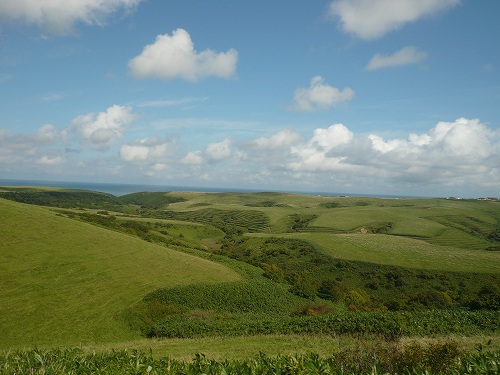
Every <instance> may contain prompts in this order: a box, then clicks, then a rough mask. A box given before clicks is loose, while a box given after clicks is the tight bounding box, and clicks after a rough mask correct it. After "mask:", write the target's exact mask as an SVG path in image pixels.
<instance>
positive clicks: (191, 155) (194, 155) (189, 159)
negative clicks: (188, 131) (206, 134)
mask: <svg viewBox="0 0 500 375" xmlns="http://www.w3.org/2000/svg"><path fill="white" fill-rule="evenodd" d="M181 163H182V164H188V165H201V164H203V155H202V153H201V151H189V152H188V153H187V154H186V156H184V157H183V158H182V159H181Z"/></svg>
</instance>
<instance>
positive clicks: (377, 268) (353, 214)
mask: <svg viewBox="0 0 500 375" xmlns="http://www.w3.org/2000/svg"><path fill="white" fill-rule="evenodd" d="M0 214H1V217H2V224H1V225H0V244H1V247H0V302H1V303H0V329H2V332H3V338H2V340H1V342H0V352H3V353H13V351H16V350H21V351H20V352H16V353H17V354H16V355H17V357H16V356H13V355H10V357H9V355H8V354H5V356H4V357H2V358H0V366H4V369H7V367H6V366H11V365H12V366H14V365H15V362H16V361H21V362H19V363H26V362H22V361H26V360H28V359H29V358H32V359H33V358H35V360H34V362H33V365H34V366H35V363H36V361H37V358H41V359H42V360H43V361H45V362H46V363H48V362H50V361H51V360H49V359H48V358H52V357H54V352H53V351H51V350H53V348H59V349H58V350H59V352H58V353H59V354H58V355H59V356H60V357H61V358H66V359H67V358H69V357H73V359H74V360H76V359H78V361H81V360H83V359H85V361H87V362H88V363H91V362H92V360H93V359H92V358H94V357H95V356H96V355H97V354H95V353H98V355H100V356H106V355H108V356H109V354H107V353H109V351H110V350H111V351H113V350H118V351H119V350H128V351H127V352H123V353H121V352H120V353H121V354H116V356H119V357H120V358H122V359H123V361H128V362H130V361H131V360H132V359H131V356H132V357H133V356H134V355H136V356H137V355H139V356H140V358H149V359H148V360H147V361H157V360H159V359H160V358H162V357H163V356H165V355H167V356H169V357H170V358H171V359H172V360H174V358H176V360H179V361H184V362H182V366H192V365H193V363H194V362H196V361H198V362H197V363H198V364H199V363H201V362H203V361H205V362H203V363H205V364H207V363H212V365H213V366H215V367H217V366H219V367H218V368H219V369H221V368H222V367H220V366H222V365H221V363H222V362H224V361H229V360H231V361H232V360H234V361H249V360H250V358H253V359H252V360H254V361H257V362H255V365H256V366H257V363H258V361H261V362H259V363H261V364H262V363H268V364H269V363H274V366H275V367H276V366H278V367H279V366H281V365H279V361H278V360H277V359H276V358H277V357H275V356H282V357H280V358H282V359H281V360H282V363H283V366H285V367H286V366H289V367H290V366H291V363H299V362H300V363H302V364H301V365H300V366H302V367H301V368H302V370H301V371H303V372H304V373H308V372H307V371H306V370H305V369H306V368H311V366H312V365H311V363H312V362H314V360H316V362H315V363H316V364H315V366H316V365H317V366H320V367H321V366H324V367H325V366H326V367H328V366H329V367H328V368H329V370H328V371H330V372H325V373H340V372H335V371H338V369H335V368H334V367H333V362H331V361H332V360H333V358H334V357H335V356H337V357H335V358H336V361H337V362H336V363H339V361H341V357H339V355H341V356H342V358H344V359H346V358H351V361H352V360H353V358H352V356H353V353H355V352H357V353H358V354H359V353H361V352H362V353H365V354H366V356H365V357H366V358H367V362H366V363H364V364H363V366H364V367H363V369H362V370H361V367H360V368H359V369H358V370H359V371H358V370H356V371H358V372H356V371H354V370H355V369H354V368H353V370H352V372H344V373H370V371H372V370H373V368H374V367H373V366H375V365H377V366H379V369H380V371H386V372H387V371H394V370H393V369H392V370H391V369H388V368H386V367H384V366H386V364H384V363H385V362H388V361H389V354H387V353H389V352H391V353H392V355H395V356H396V355H397V356H400V357H401V358H400V357H397V358H399V359H397V361H399V362H400V363H401V364H402V365H403V362H404V360H403V359H402V358H403V357H404V355H403V354H404V353H407V354H408V353H410V352H411V350H413V351H421V353H427V352H429V353H430V352H431V349H429V348H433V350H434V351H439V350H441V349H442V350H444V349H443V348H448V349H446V350H451V349H450V348H453V350H455V352H454V354H453V358H454V359H453V361H452V362H453V366H455V365H457V363H458V362H460V361H461V362H460V363H462V364H463V363H466V362H467V361H472V362H473V361H476V360H477V361H479V359H478V358H482V360H485V361H486V362H485V363H489V364H491V363H490V362H491V361H493V362H494V361H496V360H497V359H495V358H496V357H495V355H498V351H499V347H500V344H499V343H498V341H499V338H500V336H499V330H500V327H499V324H498V322H499V321H500V287H499V285H500V251H499V249H500V202H498V201H482V200H448V199H381V198H370V197H329V196H306V195H299V194H285V193H252V194H250V193H246V194H241V193H192V192H170V193H136V194H129V195H126V196H123V197H114V196H112V195H109V194H103V193H97V192H87V191H73V190H63V189H48V188H29V187H19V188H12V187H11V188H0ZM422 340H430V341H422ZM370 342H372V343H373V342H379V343H380V345H379V346H380V347H384V348H386V349H387V350H386V351H385V352H384V353H381V352H377V353H375V352H373V350H374V349H373V348H370ZM486 342H487V343H488V344H489V345H487V347H488V350H487V351H486V353H483V354H484V355H483V354H481V353H482V352H481V353H479V352H478V351H477V347H478V345H483V344H485V343H486ZM32 348H38V349H37V350H39V351H38V352H33V351H32V350H33V349H32ZM64 348H66V349H64ZM72 348H79V349H78V350H76V351H75V350H74V349H72ZM133 349H137V350H139V351H138V352H133V351H131V350H133ZM438 349H439V350H438ZM149 350H152V351H151V352H150V354H148V351H149ZM426 351H427V352H426ZM90 353H94V357H91V354H90ZM116 353H118V352H116ZM133 353H136V354H133ZM196 353H206V354H207V355H208V356H210V357H204V356H202V357H193V356H194V355H195V354H196ZM259 353H261V354H259ZM308 353H309V354H311V353H316V355H317V356H318V357H314V356H308V355H309V354H308ZM495 353H497V354H495ZM89 355H90V357H88V356H89ZM149 355H152V357H151V358H150V357H148V356H149ZM294 355H299V356H302V357H300V358H299V357H293V356H294ZM405 355H406V354H405ZM408 355H409V354H408ZM474 355H476V356H475V357H474ZM23 356H25V357H23ZM51 356H52V357H51ZM259 356H260V357H259ZM349 356H351V357H349ZM384 356H385V357H384ZM428 356H430V354H428ZM481 356H483V357H481ZM421 357H422V355H421ZM424 357H425V355H423V357H422V358H424ZM23 358H24V359H23ZM27 358H28V359H27ZM75 358H76V359H75ZM82 358H83V359H82ZM133 358H136V357H133ZM193 358H194V359H193ZM209 358H215V359H217V361H218V362H217V363H215V362H211V361H212V359H209ZM259 358H260V359H259ZM315 358H316V359H315ZM394 358H395V357H393V358H392V359H391V361H394V360H395V359H394ZM405 358H406V357H405ZM485 358H486V359H485ZM459 359H460V360H459ZM109 360H110V361H112V360H111V359H109ZM329 360H330V362H328V361H329ZM147 361H146V362H147ZM200 361H201V362H200ZM273 361H274V362H273ZM276 361H278V362H276ZM311 361H312V362H311ZM322 361H326V362H322ZM377 361H378V362H377ZM384 361H385V362H384ZM488 361H490V362H488ZM70 362H71V361H70ZM128 362H127V363H128ZM146 362H145V363H146ZM383 362H384V363H383ZM428 362H429V363H430V362H431V360H430V359H429V360H428ZM472 362H470V363H472ZM148 363H149V364H147V365H146V364H145V365H144V366H142V367H139V368H137V370H138V373H141V372H140V371H143V373H147V372H146V370H147V369H148V368H149V367H151V369H150V371H153V370H155V371H156V369H160V368H163V367H161V366H163V365H164V364H161V365H160V364H159V362H151V363H152V364H151V363H150V362H148ZM225 363H226V365H228V366H229V362H225ZM248 363H249V362H247V363H246V364H245V363H238V364H236V363H235V366H236V365H237V366H240V367H245V366H246V367H247V368H248V367H249V366H250V365H249V364H248ZM429 363H428V364H427V365H428V366H431V365H430V364H429ZM53 366H54V367H53V368H54V369H55V368H57V366H58V365H57V363H55V364H54V365H53ZM170 366H173V364H172V363H171V364H170ZM179 366H181V364H179ZM297 366H298V365H297ZM346 366H347V365H346ZM367 366H368V367H367ZM370 366H372V367H370ZM412 366H413V367H412V368H413V369H415V371H417V369H420V370H421V371H424V367H425V366H424V364H423V363H417V362H415V363H413V364H412ZM450 366H451V367H449V368H448V369H447V370H449V371H448V372H449V373H452V371H461V370H460V369H459V368H458V367H456V366H455V367H453V366H452V365H451V364H450ZM457 366H458V365H457ZM471 366H472V365H471ZM488 366H489V365H488ZM215 367H214V368H215ZM250 367H251V366H250ZM285 367H283V368H285ZM326 367H325V368H326ZM0 368H1V367H0ZM186 368H187V367H186ZM298 368H299V367H297V369H298ZM369 368H371V370H370V369H369ZM429 368H431V370H432V371H434V372H433V373H437V372H439V371H438V370H439V369H436V368H432V366H431V367H429ZM47 369H48V367H47V368H46V369H45V370H47ZM45 370H43V371H45ZM139 370H140V371H139ZM420 370H418V371H420ZM43 371H42V370H40V372H39V373H43ZM110 371H111V370H110ZM113 371H116V373H119V372H120V371H124V370H123V369H122V370H116V368H115V370H113ZM127 371H128V370H127ZM158 371H159V370H158ZM183 371H184V370H183ZM187 371H188V370H185V372H182V373H188V372H187ZM221 371H222V370H221ZM234 371H236V370H234V368H233V372H232V373H237V372H234ZM297 371H298V370H297ZM311 371H312V370H311ZM315 371H316V370H315ZM318 371H319V370H318ZM325 371H326V370H325ZM363 371H366V372H363ZM5 373H16V372H15V371H13V372H8V371H7V370H5ZM48 373H50V372H48ZM53 373H57V371H55V370H54V372H53ZM111 373H112V372H111ZM192 373H195V372H192ZM214 373H221V372H214ZM241 373H244V372H241ZM248 373H250V372H248ZM253 373H267V372H253ZM284 373H286V371H284ZM288 373H298V372H290V371H289V372H288ZM313 373H314V372H313ZM318 373H319V372H318ZM415 373H418V372H415ZM456 373H460V372H456Z"/></svg>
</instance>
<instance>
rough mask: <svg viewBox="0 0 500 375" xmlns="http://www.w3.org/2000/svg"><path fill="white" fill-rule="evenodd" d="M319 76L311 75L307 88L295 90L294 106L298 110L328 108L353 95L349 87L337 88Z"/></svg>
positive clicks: (349, 98)
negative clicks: (327, 83) (325, 82)
mask: <svg viewBox="0 0 500 375" xmlns="http://www.w3.org/2000/svg"><path fill="white" fill-rule="evenodd" d="M323 82H324V79H323V78H322V77H320V76H316V77H313V78H312V79H311V83H310V85H309V87H308V88H299V89H297V90H295V94H294V102H295V104H294V106H293V108H294V109H296V110H298V111H309V112H311V111H317V110H320V109H323V110H324V109H328V108H330V107H333V106H336V105H338V104H340V103H343V102H347V101H349V100H351V99H352V98H353V97H354V91H353V90H352V89H351V88H350V87H346V88H344V90H342V91H341V90H339V89H338V88H336V87H333V86H330V85H326V84H324V83H323Z"/></svg>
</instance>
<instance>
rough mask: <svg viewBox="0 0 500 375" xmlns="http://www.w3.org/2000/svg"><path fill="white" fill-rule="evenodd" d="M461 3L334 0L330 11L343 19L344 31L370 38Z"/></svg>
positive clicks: (452, 0)
mask: <svg viewBox="0 0 500 375" xmlns="http://www.w3.org/2000/svg"><path fill="white" fill-rule="evenodd" d="M459 3H460V0H334V1H332V3H331V4H330V7H329V14H330V15H331V16H333V17H335V18H339V19H340V25H341V28H342V30H343V31H345V32H348V33H353V34H355V35H357V36H358V37H360V38H362V39H367V40H368V39H377V38H380V37H382V36H384V35H385V34H387V33H389V32H391V31H394V30H397V29H399V28H401V27H402V26H403V25H405V24H406V23H409V22H415V21H417V20H419V19H421V18H423V17H426V16H431V15H434V14H436V13H438V12H441V11H444V10H447V9H450V8H452V7H454V6H456V5H458V4H459Z"/></svg>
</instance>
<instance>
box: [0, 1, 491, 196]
mask: <svg viewBox="0 0 500 375" xmlns="http://www.w3.org/2000/svg"><path fill="white" fill-rule="evenodd" d="M60 4H62V2H61V1H60V0H3V1H2V2H1V3H0V95H1V100H0V178H4V179H42V180H60V181H85V182H118V183H141V184H142V183H147V184H159V185H174V186H193V187H203V186H206V187H225V188H252V189H258V190H287V191H319V192H332V193H346V194H349V193H357V194H396V195H424V196H449V195H454V196H471V197H475V196H498V195H500V109H499V107H500V106H499V104H500V74H499V71H500V37H499V35H500V23H499V22H498V20H499V18H500V2H498V1H497V0H482V1H472V0H333V1H332V0H325V1H320V0H317V1H305V0H294V1H290V0H286V1H285V0H274V1H272V2H269V1H260V0H255V1H234V0H217V1H203V0H169V1H163V0H161V1H160V0H142V1H141V0H78V1H77V0H74V1H65V2H64V6H61V5H60Z"/></svg>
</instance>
